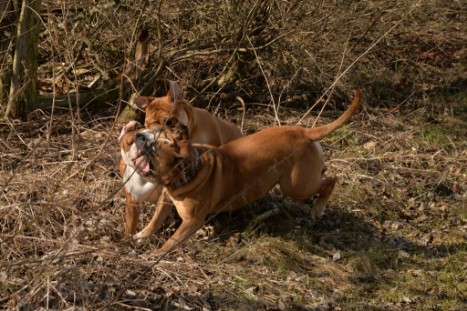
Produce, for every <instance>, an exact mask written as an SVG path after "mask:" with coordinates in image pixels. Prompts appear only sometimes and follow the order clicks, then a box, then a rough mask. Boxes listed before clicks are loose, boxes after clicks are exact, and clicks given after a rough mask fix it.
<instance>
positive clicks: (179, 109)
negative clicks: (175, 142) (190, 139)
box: [173, 100, 188, 127]
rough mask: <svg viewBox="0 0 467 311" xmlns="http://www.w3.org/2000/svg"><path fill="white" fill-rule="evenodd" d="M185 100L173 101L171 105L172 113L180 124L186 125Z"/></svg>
mask: <svg viewBox="0 0 467 311" xmlns="http://www.w3.org/2000/svg"><path fill="white" fill-rule="evenodd" d="M186 105H187V102H186V101H184V100H183V101H176V102H174V107H173V114H174V115H175V117H176V118H177V119H178V122H180V124H181V125H183V126H185V127H187V126H188V113H187V109H186Z"/></svg>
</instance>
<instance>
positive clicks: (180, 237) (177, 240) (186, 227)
mask: <svg viewBox="0 0 467 311" xmlns="http://www.w3.org/2000/svg"><path fill="white" fill-rule="evenodd" d="M203 225H204V217H193V218H190V219H183V221H182V224H181V225H180V227H179V228H178V229H177V231H175V233H174V234H173V235H172V236H171V237H170V238H169V239H168V240H167V242H165V243H164V245H162V247H161V248H159V249H157V250H156V254H157V255H162V254H165V253H167V252H169V251H171V250H172V249H174V248H175V247H177V246H179V245H180V244H182V243H183V242H185V240H186V239H188V238H189V237H190V236H191V235H192V234H193V233H195V232H196V231H198V229H200V228H201V227H202V226H203Z"/></svg>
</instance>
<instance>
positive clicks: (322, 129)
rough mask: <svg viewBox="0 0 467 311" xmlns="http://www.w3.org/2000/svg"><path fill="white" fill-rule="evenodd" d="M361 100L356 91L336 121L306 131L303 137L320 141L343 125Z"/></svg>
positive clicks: (359, 93) (360, 95)
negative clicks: (350, 102)
mask: <svg viewBox="0 0 467 311" xmlns="http://www.w3.org/2000/svg"><path fill="white" fill-rule="evenodd" d="M361 99H362V92H360V91H358V90H357V92H356V94H355V97H354V99H353V101H352V105H350V107H349V109H347V111H346V112H344V113H343V114H342V115H341V116H340V117H339V118H338V119H337V120H335V121H333V122H331V123H328V124H325V125H321V126H318V127H314V128H310V129H306V131H305V136H306V138H308V139H309V140H313V141H318V140H321V139H322V138H323V137H325V136H326V135H328V134H330V133H332V132H334V131H335V130H337V129H338V128H340V127H341V126H342V125H344V123H345V122H346V121H347V120H348V119H349V118H350V117H351V116H352V115H353V114H354V113H355V111H357V109H358V108H359V107H360V101H361Z"/></svg>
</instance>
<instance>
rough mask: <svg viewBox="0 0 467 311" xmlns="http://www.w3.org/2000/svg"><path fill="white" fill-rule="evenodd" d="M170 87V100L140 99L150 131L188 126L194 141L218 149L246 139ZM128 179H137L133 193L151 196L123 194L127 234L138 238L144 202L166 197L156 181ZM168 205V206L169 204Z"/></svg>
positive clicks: (122, 168)
mask: <svg viewBox="0 0 467 311" xmlns="http://www.w3.org/2000/svg"><path fill="white" fill-rule="evenodd" d="M169 85H170V89H169V91H168V93H167V95H166V96H162V97H147V96H141V97H139V98H138V99H136V101H135V102H136V105H137V106H138V107H139V108H141V109H143V110H145V111H146V118H145V127H146V128H148V129H153V128H156V127H161V126H164V125H166V126H168V127H170V128H174V127H177V126H185V127H187V129H188V135H189V137H190V139H191V141H193V142H195V143H203V144H210V145H214V146H220V145H222V144H224V143H226V142H229V141H231V140H234V139H236V138H239V137H241V136H242V133H241V132H240V130H239V129H238V128H237V127H236V126H235V125H233V124H232V123H229V122H227V121H224V120H221V119H218V118H216V117H214V116H213V115H211V114H210V113H209V112H208V111H206V110H204V109H200V108H195V107H193V106H192V105H191V104H190V103H189V102H188V101H187V100H185V99H184V98H183V94H182V91H181V89H180V87H179V86H178V84H177V83H176V82H174V81H169ZM129 139H130V138H129ZM120 144H121V147H122V149H125V148H126V147H128V146H129V145H128V144H127V142H126V141H124V140H122V139H121V140H120ZM122 144H123V145H122ZM126 170H127V163H125V161H124V160H123V158H121V159H120V163H119V172H120V176H121V177H123V176H124V175H125V171H126ZM126 175H127V176H131V177H130V178H133V179H136V181H134V182H133V185H132V186H131V187H132V191H133V192H140V191H142V189H137V188H138V187H140V188H143V187H144V188H145V189H148V190H147V191H148V192H150V193H143V194H141V193H138V196H136V195H134V194H132V193H131V191H129V190H128V189H129V188H130V186H128V187H127V186H126V187H125V188H124V190H123V191H124V194H125V199H126V207H125V232H126V233H128V234H135V233H136V228H137V225H138V221H139V215H140V209H141V203H142V200H143V199H144V201H148V202H152V203H156V202H158V200H159V197H160V196H161V193H162V187H156V186H154V187H151V185H150V183H152V181H144V180H141V179H140V176H136V175H134V174H131V175H130V174H129V173H128V172H127V174H126ZM124 182H126V183H127V184H128V182H131V181H126V180H124ZM166 203H167V204H168V202H166ZM167 204H166V205H167Z"/></svg>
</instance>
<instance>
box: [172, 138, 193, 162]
mask: <svg viewBox="0 0 467 311" xmlns="http://www.w3.org/2000/svg"><path fill="white" fill-rule="evenodd" d="M175 143H176V144H177V146H178V153H179V155H180V157H181V158H183V159H188V158H190V156H191V148H192V147H191V143H190V141H189V140H176V141H175Z"/></svg>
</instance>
